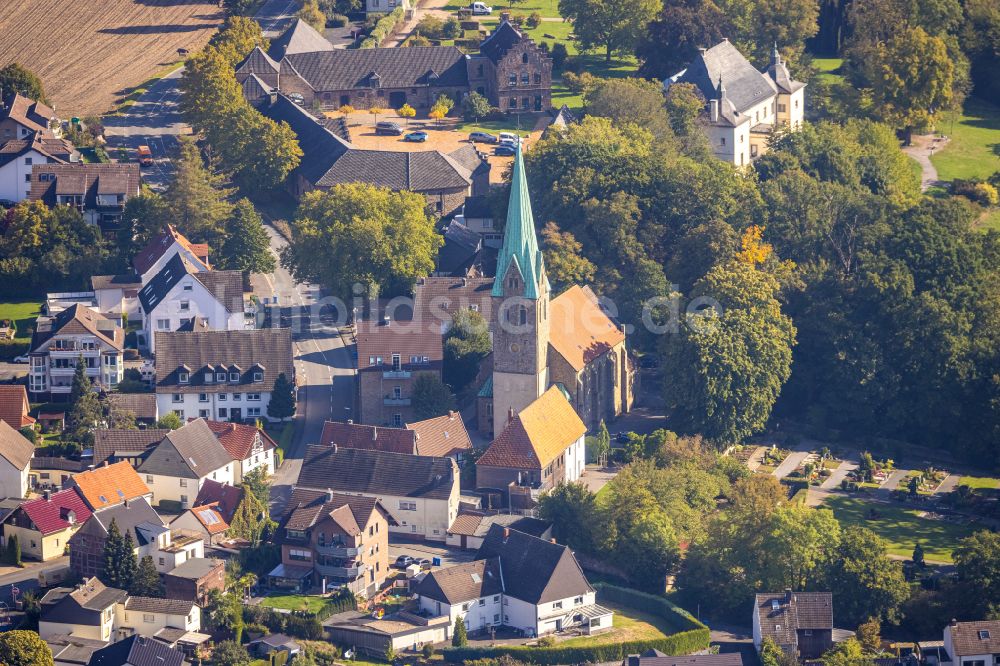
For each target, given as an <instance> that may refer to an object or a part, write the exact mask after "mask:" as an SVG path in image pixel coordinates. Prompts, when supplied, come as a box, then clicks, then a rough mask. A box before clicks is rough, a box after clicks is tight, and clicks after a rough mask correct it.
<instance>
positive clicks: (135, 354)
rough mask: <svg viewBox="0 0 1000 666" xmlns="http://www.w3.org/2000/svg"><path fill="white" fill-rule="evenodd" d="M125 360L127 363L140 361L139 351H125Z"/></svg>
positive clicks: (129, 349) (128, 349)
mask: <svg viewBox="0 0 1000 666" xmlns="http://www.w3.org/2000/svg"><path fill="white" fill-rule="evenodd" d="M125 360H126V361H138V360H139V350H138V349H134V348H126V349H125Z"/></svg>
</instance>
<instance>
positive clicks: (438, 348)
mask: <svg viewBox="0 0 1000 666" xmlns="http://www.w3.org/2000/svg"><path fill="white" fill-rule="evenodd" d="M357 340H358V369H359V370H364V369H366V368H374V367H379V368H382V369H384V370H388V369H390V368H391V367H392V355H393V354H399V358H400V363H401V365H402V367H403V368H406V369H409V370H417V371H419V370H421V369H427V370H432V369H437V368H439V367H440V365H441V361H442V359H443V358H444V346H443V343H442V340H441V331H428V330H427V327H426V326H425V325H422V324H420V323H417V322H409V321H393V322H390V323H389V324H388V325H385V324H383V323H381V322H377V321H374V322H373V321H360V322H358V332H357ZM373 357H374V358H375V362H374V363H372V362H371V360H372V358H373ZM379 357H381V358H382V363H381V364H379V363H378V358H379ZM412 357H420V358H421V359H423V358H424V357H426V358H427V363H426V364H425V363H423V362H421V363H420V364H412V363H411V362H410V359H411V358H412Z"/></svg>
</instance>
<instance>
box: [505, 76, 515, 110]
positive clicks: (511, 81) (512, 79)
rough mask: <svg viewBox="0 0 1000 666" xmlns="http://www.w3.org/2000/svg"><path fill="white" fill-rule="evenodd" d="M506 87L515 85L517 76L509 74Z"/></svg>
mask: <svg viewBox="0 0 1000 666" xmlns="http://www.w3.org/2000/svg"><path fill="white" fill-rule="evenodd" d="M507 85H509V86H516V85H517V74H511V75H510V76H508V77H507ZM515 105H516V100H515Z"/></svg>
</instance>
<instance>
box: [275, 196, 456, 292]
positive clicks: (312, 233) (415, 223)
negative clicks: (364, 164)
mask: <svg viewBox="0 0 1000 666" xmlns="http://www.w3.org/2000/svg"><path fill="white" fill-rule="evenodd" d="M426 206H427V202H426V200H425V199H424V198H423V196H422V195H420V194H416V193H413V192H393V191H392V190H389V189H387V188H379V187H374V186H372V185H366V184H363V183H353V184H350V185H337V186H334V187H332V188H330V189H329V190H326V191H323V192H320V191H312V192H309V193H307V194H306V195H305V196H303V197H302V200H301V203H300V204H299V208H298V211H297V212H296V214H295V224H294V225H293V226H292V234H293V235H292V240H291V242H290V243H289V244H288V246H287V247H286V248H285V249H284V250H282V253H281V261H282V264H283V265H284V266H285V267H286V268H288V270H289V271H291V273H292V274H293V275H294V276H295V277H296V279H298V280H309V281H312V282H317V283H319V284H322V285H323V286H324V287H326V288H327V289H329V290H330V291H332V292H333V293H334V294H336V295H338V296H340V297H342V298H345V299H348V298H350V297H351V296H352V295H353V291H352V286H353V285H354V284H356V283H360V284H362V285H364V286H367V287H369V288H376V289H378V290H382V289H385V288H387V287H390V286H401V285H407V286H409V285H410V284H412V283H413V282H414V281H415V280H416V278H418V277H421V276H424V275H427V274H429V273H430V272H431V270H433V268H434V260H435V258H436V256H437V250H438V248H439V247H441V245H442V242H443V241H442V239H441V236H440V235H438V234H437V232H436V231H435V229H434V219H433V217H432V216H431V215H430V213H428V211H427V209H426Z"/></svg>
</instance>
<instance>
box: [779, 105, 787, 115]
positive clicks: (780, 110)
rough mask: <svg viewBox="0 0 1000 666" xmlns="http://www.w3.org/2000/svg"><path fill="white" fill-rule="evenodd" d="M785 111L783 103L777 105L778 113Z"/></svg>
mask: <svg viewBox="0 0 1000 666" xmlns="http://www.w3.org/2000/svg"><path fill="white" fill-rule="evenodd" d="M785 111H786V109H785V105H784V104H779V105H778V113H784V112H785Z"/></svg>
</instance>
